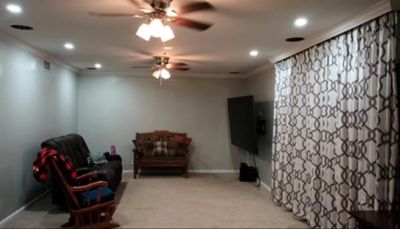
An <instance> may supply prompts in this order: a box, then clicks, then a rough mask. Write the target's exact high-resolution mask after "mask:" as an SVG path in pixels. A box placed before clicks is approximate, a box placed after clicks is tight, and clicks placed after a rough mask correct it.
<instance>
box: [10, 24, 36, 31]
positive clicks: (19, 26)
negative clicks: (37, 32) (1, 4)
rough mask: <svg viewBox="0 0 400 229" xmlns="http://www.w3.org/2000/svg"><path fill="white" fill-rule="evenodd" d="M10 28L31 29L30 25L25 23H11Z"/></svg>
mask: <svg viewBox="0 0 400 229" xmlns="http://www.w3.org/2000/svg"><path fill="white" fill-rule="evenodd" d="M11 28H14V29H19V30H33V28H32V27H30V26H27V25H11Z"/></svg>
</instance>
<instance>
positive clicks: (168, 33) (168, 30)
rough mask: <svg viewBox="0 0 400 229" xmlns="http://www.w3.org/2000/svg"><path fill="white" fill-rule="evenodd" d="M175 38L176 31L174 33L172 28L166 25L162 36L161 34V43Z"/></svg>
mask: <svg viewBox="0 0 400 229" xmlns="http://www.w3.org/2000/svg"><path fill="white" fill-rule="evenodd" d="M174 38H175V34H174V31H172V29H171V27H170V26H168V25H166V26H164V28H163V31H162V34H161V41H162V42H166V41H169V40H172V39H174Z"/></svg>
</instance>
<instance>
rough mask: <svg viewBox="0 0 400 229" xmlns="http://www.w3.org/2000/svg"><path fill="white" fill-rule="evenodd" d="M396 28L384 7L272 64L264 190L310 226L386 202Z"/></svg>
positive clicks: (395, 129) (393, 138)
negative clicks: (268, 171) (268, 180)
mask: <svg viewBox="0 0 400 229" xmlns="http://www.w3.org/2000/svg"><path fill="white" fill-rule="evenodd" d="M396 26H399V23H398V19H397V14H396V13H395V12H391V13H389V14H386V15H383V16H381V17H379V18H377V19H375V20H373V21H370V22H368V23H366V24H364V25H361V26H359V27H357V28H355V29H353V30H351V31H349V32H346V33H344V34H341V35H339V36H337V37H335V38H333V39H330V40H328V41H326V42H323V43H321V44H319V45H316V46H314V47H312V48H310V49H308V50H305V51H303V52H301V53H298V54H296V55H294V56H292V57H290V58H288V59H286V60H283V61H281V62H279V63H277V64H276V65H275V68H276V85H275V111H274V130H273V155H272V196H273V200H274V201H275V202H277V203H279V204H280V205H282V206H283V207H285V208H287V209H291V211H292V212H293V213H294V214H295V215H296V216H298V217H300V218H302V219H305V220H307V221H308V223H309V224H310V226H312V227H322V228H331V227H336V228H344V227H346V228H347V227H354V226H355V222H354V220H353V219H352V218H351V217H350V215H349V214H348V212H349V211H351V210H379V209H391V208H392V204H393V202H394V197H395V195H394V191H395V175H396V173H395V171H396V163H397V160H398V158H397V155H398V140H399V122H398V115H399V114H398V98H397V93H398V91H397V85H396V82H397V80H396V73H395V67H396V63H395V60H396V35H395V34H396V33H395V27H396Z"/></svg>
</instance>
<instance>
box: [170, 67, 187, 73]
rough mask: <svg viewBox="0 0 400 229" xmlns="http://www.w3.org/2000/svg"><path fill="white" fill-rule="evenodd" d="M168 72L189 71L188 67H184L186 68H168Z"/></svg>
mask: <svg viewBox="0 0 400 229" xmlns="http://www.w3.org/2000/svg"><path fill="white" fill-rule="evenodd" d="M169 70H171V71H183V72H186V71H189V70H190V68H189V67H186V68H170V69H169Z"/></svg>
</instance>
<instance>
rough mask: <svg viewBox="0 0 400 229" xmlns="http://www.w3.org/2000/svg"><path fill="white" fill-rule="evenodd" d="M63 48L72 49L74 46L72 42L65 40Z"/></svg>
mask: <svg viewBox="0 0 400 229" xmlns="http://www.w3.org/2000/svg"><path fill="white" fill-rule="evenodd" d="M64 48H66V49H68V50H73V49H74V48H75V46H74V44H72V43H70V42H67V43H65V44H64Z"/></svg>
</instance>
